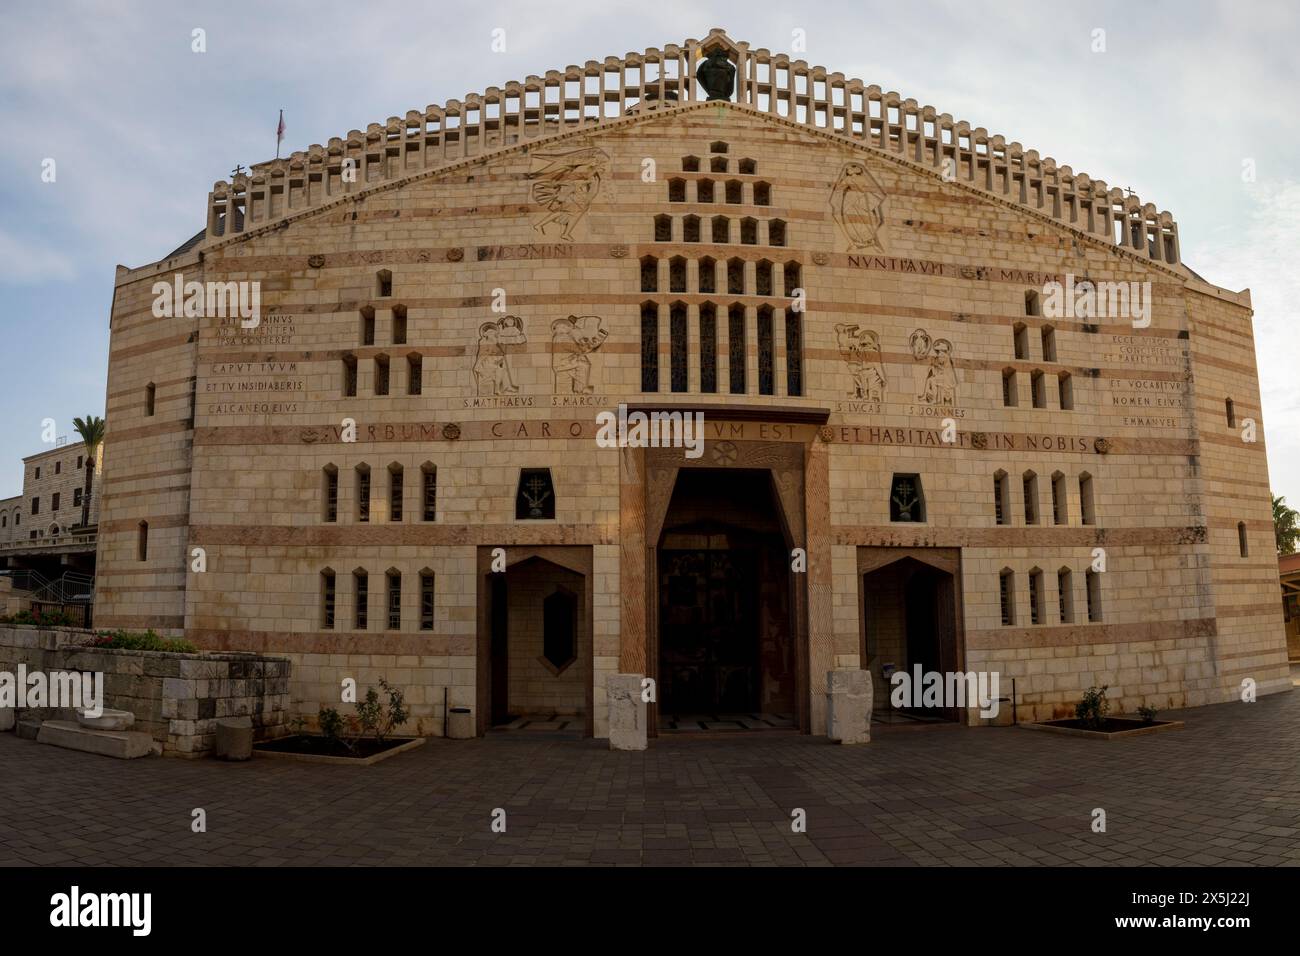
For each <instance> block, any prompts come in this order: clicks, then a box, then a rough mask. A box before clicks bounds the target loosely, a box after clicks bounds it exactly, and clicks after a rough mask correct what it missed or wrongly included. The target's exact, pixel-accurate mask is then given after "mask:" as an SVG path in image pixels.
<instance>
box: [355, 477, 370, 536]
mask: <svg viewBox="0 0 1300 956" xmlns="http://www.w3.org/2000/svg"><path fill="white" fill-rule="evenodd" d="M355 476H356V482H357V514H356V518H357V521H360V522H367V521H369V520H370V466H369V465H364V464H362V465H357V467H356V469H355Z"/></svg>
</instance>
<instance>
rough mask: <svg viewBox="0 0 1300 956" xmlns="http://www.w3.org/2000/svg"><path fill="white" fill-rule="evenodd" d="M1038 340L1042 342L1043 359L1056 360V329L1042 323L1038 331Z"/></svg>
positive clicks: (1047, 360)
mask: <svg viewBox="0 0 1300 956" xmlns="http://www.w3.org/2000/svg"><path fill="white" fill-rule="evenodd" d="M1038 335H1039V340H1040V341H1041V342H1042V343H1043V361H1044V362H1055V361H1056V329H1054V328H1052V327H1051V326H1050V325H1044V326H1043V327H1042V328H1041V329H1039V331H1038Z"/></svg>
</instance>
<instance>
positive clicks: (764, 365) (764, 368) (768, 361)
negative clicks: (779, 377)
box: [758, 305, 776, 395]
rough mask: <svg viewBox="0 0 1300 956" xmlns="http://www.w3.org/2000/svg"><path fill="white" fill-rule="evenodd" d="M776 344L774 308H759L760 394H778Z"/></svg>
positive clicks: (763, 306) (764, 306)
mask: <svg viewBox="0 0 1300 956" xmlns="http://www.w3.org/2000/svg"><path fill="white" fill-rule="evenodd" d="M775 350H776V342H775V329H774V323H773V318H772V307H771V306H770V305H762V306H759V308H758V394H760V395H775V394H776V355H775Z"/></svg>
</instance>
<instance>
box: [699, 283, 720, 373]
mask: <svg viewBox="0 0 1300 956" xmlns="http://www.w3.org/2000/svg"><path fill="white" fill-rule="evenodd" d="M717 390H718V310H717V307H716V306H714V304H713V303H712V302H705V303H704V304H703V305H701V306H700V391H701V392H716V391H717Z"/></svg>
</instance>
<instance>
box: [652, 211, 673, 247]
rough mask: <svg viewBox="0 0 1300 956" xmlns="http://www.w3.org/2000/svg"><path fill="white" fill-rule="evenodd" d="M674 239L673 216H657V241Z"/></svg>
mask: <svg viewBox="0 0 1300 956" xmlns="http://www.w3.org/2000/svg"><path fill="white" fill-rule="evenodd" d="M672 241H673V218H672V216H655V242H672Z"/></svg>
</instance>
